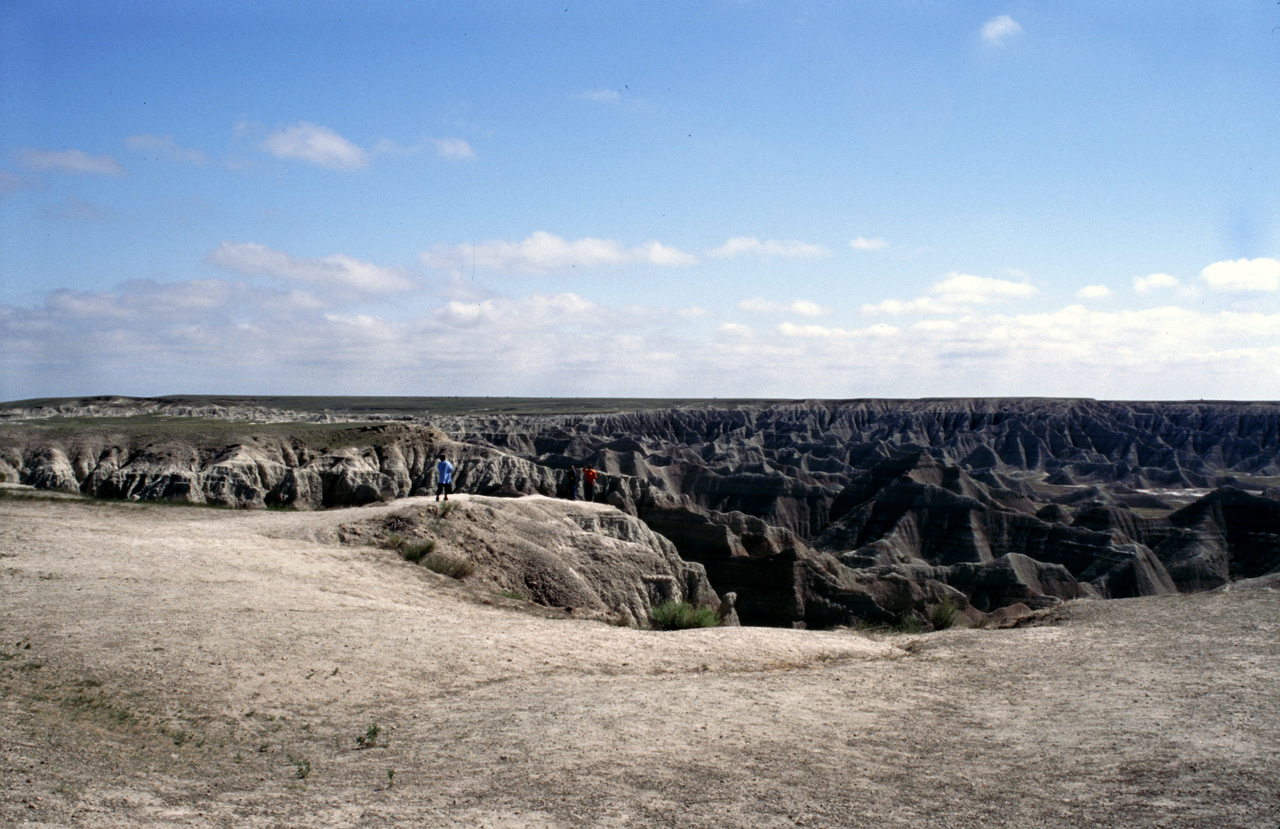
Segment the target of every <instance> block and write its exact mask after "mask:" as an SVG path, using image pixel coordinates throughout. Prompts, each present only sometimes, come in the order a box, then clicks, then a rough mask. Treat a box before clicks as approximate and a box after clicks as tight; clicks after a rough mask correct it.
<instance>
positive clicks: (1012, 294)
mask: <svg viewBox="0 0 1280 829" xmlns="http://www.w3.org/2000/svg"><path fill="white" fill-rule="evenodd" d="M1036 293H1037V291H1036V287H1035V286H1034V285H1032V284H1030V283H1029V282H1014V281H1011V280H1008V279H993V278H991V277H988V276H973V275H971V274H965V273H955V272H953V273H950V274H948V275H947V278H946V279H943V280H942V281H941V282H936V283H934V285H933V286H932V287H931V288H930V289H929V294H930V296H923V297H919V298H918V299H912V300H907V301H902V300H897V299H887V300H885V301H883V302H878V303H874V304H870V303H869V304H866V305H863V306H862V313H863V314H864V315H867V316H877V315H888V316H898V315H901V314H933V315H944V314H953V313H958V312H961V311H964V310H965V309H967V308H970V307H972V306H975V305H987V304H990V303H992V302H1001V301H1004V300H1010V299H1026V298H1028V297H1031V296H1035V294H1036Z"/></svg>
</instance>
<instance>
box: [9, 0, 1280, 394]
mask: <svg viewBox="0 0 1280 829" xmlns="http://www.w3.org/2000/svg"><path fill="white" fill-rule="evenodd" d="M1278 27H1280V5H1277V4H1275V3H1274V2H1270V0H1229V2H1224V0H1205V2H1196V1H1194V0H1185V1H1184V2H1159V3H1156V2H1150V3H1148V2H1128V3H1123V4H1117V3H1114V2H1109V1H1108V2H1103V1H1102V0H1097V2H1089V1H1088V0H1084V1H1082V2H1029V1H1028V2H1002V3H994V2H993V3H988V2H982V1H981V0H966V2H959V1H958V0H957V1H956V2H910V1H909V0H896V1H895V0H867V2H856V1H855V0H850V1H849V2H808V3H806V2H789V3H773V2H752V1H751V0H706V2H687V0H686V1H685V2H661V1H660V0H659V2H649V3H643V4H622V3H613V2H585V3H583V2H577V1H576V0H563V2H560V3H555V4H547V3H538V2H509V3H498V2H493V3H473V4H467V3H445V2H439V3H430V2H429V3H416V2H415V3H408V2H405V3H397V2H383V3H373V4H369V6H368V7H365V6H364V5H363V4H361V5H359V6H357V5H356V4H339V3H325V2H320V3H285V2H256V3H240V2H223V3H217V4H210V3H196V2H165V3H161V2H130V0H123V2H110V3H108V2H90V3H83V2H75V3H72V2H51V1H50V2H45V1H43V0H31V2H13V0H0V38H2V40H0V399H6V400H15V399H21V398H28V397H37V396H55V395H59V396H60V395H80V394H106V393H115V394H137V395H157V394H172V393H202V392H203V393H222V394H236V393H242V394H264V393H275V394H405V395H451V394H456V395H532V396H551V395H555V396H562V395H572V396H628V397H633V396H683V397H713V396H714V397H745V396H768V397H787V398H794V397H838V398H844V397H931V396H1024V395H1037V396H1069V397H1077V396H1083V397H1098V398H1110V399H1195V398H1218V399H1222V398H1228V399H1276V398H1280V140H1277V136H1280V28H1278Z"/></svg>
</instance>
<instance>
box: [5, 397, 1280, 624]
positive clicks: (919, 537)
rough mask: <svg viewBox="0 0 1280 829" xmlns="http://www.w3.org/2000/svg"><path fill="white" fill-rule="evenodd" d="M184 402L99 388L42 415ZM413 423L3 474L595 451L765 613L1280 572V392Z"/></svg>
mask: <svg viewBox="0 0 1280 829" xmlns="http://www.w3.org/2000/svg"><path fill="white" fill-rule="evenodd" d="M174 405H177V404H172V403H156V402H155V401H151V402H148V401H137V400H129V399H103V400H98V401H95V402H93V403H92V405H91V406H90V407H89V409H91V411H86V410H84V407H82V408H81V409H76V408H75V407H74V406H73V407H71V408H66V407H65V406H62V405H61V404H58V405H42V406H41V407H37V408H36V409H32V411H30V412H27V415H28V416H31V415H33V413H34V414H35V415H38V416H40V417H42V418H45V420H44V421H39V422H54V421H57V419H58V417H59V416H63V415H77V416H86V415H88V416H93V417H101V416H106V415H110V416H120V415H121V414H122V413H127V412H128V411H131V410H132V409H136V410H137V411H138V412H139V413H144V414H149V415H150V416H154V415H156V414H170V415H171V414H175V413H179V412H176V411H175V410H173V406H174ZM182 405H185V406H187V408H188V409H190V412H188V413H189V414H201V415H204V416H241V415H243V414H244V412H245V411H249V410H255V411H256V410H257V409H261V411H260V412H259V415H260V416H261V417H262V418H264V419H271V420H274V421H288V420H291V419H292V420H295V421H307V420H312V421H314V420H317V419H324V420H331V419H334V418H335V417H342V414H341V413H340V412H339V413H335V412H330V411H327V410H326V411H325V412H324V413H322V414H317V413H315V412H310V413H305V414H298V413H292V414H291V413H289V412H286V411H277V410H275V409H271V408H263V407H261V406H258V407H257V409H254V407H253V406H249V405H247V403H245V402H244V401H240V402H236V401H231V402H228V403H226V404H225V405H223V404H214V403H209V404H208V405H205V404H203V403H202V404H201V405H200V406H197V407H192V406H191V405H190V404H189V403H184V404H182ZM28 408H30V407H28ZM358 408H359V413H358V415H352V416H353V417H359V418H377V417H381V415H379V414H378V413H376V412H371V411H369V410H368V407H364V406H361V407H358ZM23 411H26V410H25V409H24V410H23ZM397 411H399V412H403V407H400V408H399V409H397ZM219 413H221V414H219ZM237 413H239V414H238V415H237ZM8 414H10V415H13V412H9V413H8ZM3 415H4V413H0V417H2V416H3ZM397 417H400V418H401V419H403V418H404V417H410V418H413V416H412V415H408V416H406V415H403V414H398V415H397ZM413 419H416V420H417V421H418V422H417V423H413V424H398V425H373V426H363V427H356V426H351V427H346V428H340V429H338V430H337V431H333V430H330V431H325V432H323V433H321V432H308V431H307V430H308V429H309V428H312V427H307V426H297V427H292V428H291V429H290V430H289V431H281V430H275V431H272V430H270V429H266V428H265V427H261V428H259V427H252V426H248V425H246V426H245V427H243V428H239V429H237V430H236V431H235V433H234V435H230V434H228V435H224V436H223V437H221V438H219V437H216V436H209V435H206V436H204V437H202V438H201V439H199V440H196V439H185V440H184V439H181V438H180V437H174V435H173V433H172V430H170V432H168V433H166V435H168V436H167V437H164V438H163V439H161V438H157V437H156V436H155V435H152V436H151V437H147V436H146V433H145V432H138V431H129V430H123V431H122V432H120V433H113V432H112V431H111V430H110V429H109V428H105V427H104V428H98V429H93V430H89V431H87V432H84V433H80V432H77V431H75V430H66V429H64V430H62V431H57V430H52V429H51V430H46V431H44V432H42V433H40V434H37V431H38V430H33V429H31V428H27V429H26V430H25V431H24V429H23V428H20V427H16V426H6V425H3V424H0V474H3V475H4V476H5V477H6V479H8V480H14V479H17V480H20V481H22V482H23V483H29V484H32V485H35V486H39V487H42V488H49V489H62V490H72V491H80V492H83V493H86V494H92V495H101V496H108V497H121V498H164V499H174V500H184V501H192V502H210V503H220V504H229V505H234V506H248V507H262V506H270V505H282V506H293V507H298V508H316V507H326V506H339V505H349V504H361V503H368V502H370V501H374V500H386V499H391V498H396V497H401V496H404V495H410V494H414V493H421V492H425V491H428V490H429V489H430V487H431V484H432V482H433V478H432V471H433V465H434V456H435V454H436V453H437V452H438V451H445V452H447V453H448V454H449V456H450V457H451V459H453V460H454V462H455V465H456V466H457V467H458V471H457V477H456V484H457V486H458V488H459V489H461V490H463V491H469V492H476V493H479V494H503V495H519V494H529V493H539V494H544V495H559V496H565V495H567V494H568V492H567V489H566V472H567V470H568V469H569V467H570V466H579V467H580V466H582V465H584V464H586V463H590V464H592V465H594V466H595V467H596V469H598V470H600V472H601V478H600V481H599V484H598V487H597V496H596V497H597V500H599V501H602V502H605V503H608V504H611V505H613V506H615V507H617V509H618V510H619V511H620V512H621V513H625V514H628V515H632V516H638V517H639V518H641V519H642V520H643V521H645V522H646V523H647V524H648V526H649V527H651V528H653V529H654V530H656V531H658V532H659V533H661V534H662V535H664V536H665V537H667V538H669V539H670V540H671V541H672V542H673V543H674V544H675V547H676V549H677V550H678V551H679V553H680V555H681V556H682V557H683V558H685V559H687V560H690V561H694V562H699V563H701V564H703V565H704V566H705V567H706V570H707V573H708V576H709V578H710V581H711V584H712V585H713V586H714V587H715V588H716V589H717V590H718V591H719V592H720V593H725V592H728V591H734V592H736V593H738V596H739V599H738V610H739V612H740V614H741V617H742V619H743V621H744V622H747V623H755V624H796V623H804V624H839V623H844V622H849V621H852V620H855V619H873V620H882V621H883V620H901V619H902V618H904V615H910V614H915V615H917V616H919V615H922V614H924V613H925V611H927V609H928V607H929V605H930V604H931V603H936V602H939V601H943V600H945V599H948V598H950V599H952V600H955V601H957V602H959V603H961V604H964V605H966V606H967V609H968V610H969V611H971V612H975V613H976V612H994V611H996V610H998V609H999V608H1001V607H1004V606H1008V605H1011V604H1016V605H1019V606H1026V607H1037V606H1044V605H1046V604H1050V603H1052V602H1054V601H1058V600H1062V599H1069V598H1075V597H1079V596H1100V597H1124V596H1134V595H1151V594H1158V593H1163V592H1170V591H1172V590H1175V589H1176V590H1202V589H1210V588H1215V587H1219V586H1222V585H1225V584H1228V583H1230V582H1232V581H1234V580H1237V579H1254V578H1257V577H1259V576H1264V575H1266V574H1268V573H1273V572H1275V571H1276V570H1278V569H1280V558H1278V556H1280V553H1278V550H1280V543H1278V541H1277V539H1278V538H1280V499H1278V498H1277V492H1276V490H1275V487H1276V486H1277V484H1280V405H1276V404H1266V403H1107V402H1097V401H1080V400H1077V401H1069V400H922V401H876V400H871V401H843V402H831V401H827V402H824V401H805V402H793V403H785V404H773V405H764V404H761V405H735V406H727V407H710V406H686V407H680V408H673V409H663V410H649V411H642V412H630V413H616V414H604V415H572V416H570V415H557V416H551V415H538V416H519V415H472V416H465V417H461V416H451V417H427V416H425V415H424V416H422V417H417V418H413ZM326 428H327V427H326ZM218 434H221V433H218ZM41 435H43V437H42V436H41ZM55 436H56V437H55Z"/></svg>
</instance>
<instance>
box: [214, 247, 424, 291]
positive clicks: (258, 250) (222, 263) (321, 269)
mask: <svg viewBox="0 0 1280 829" xmlns="http://www.w3.org/2000/svg"><path fill="white" fill-rule="evenodd" d="M208 260H209V261H210V262H212V263H213V264H215V265H218V266H219V267H223V268H228V269H230V270H233V271H238V272H240V273H243V274H250V275H262V276H273V277H276V278H277V279H284V280H287V281H294V282H303V283H309V284H311V285H313V286H315V287H318V288H325V289H331V290H332V289H338V290H347V291H356V292H359V293H364V294H386V293H397V292H401V291H407V290H410V289H412V288H413V287H414V283H413V280H412V279H411V278H410V277H409V275H408V274H407V273H405V272H404V271H400V270H396V269H392V268H383V267H380V266H378V265H372V264H369V263H368V262H361V261H359V260H358V259H352V258H351V257H350V256H346V255H344V254H341V253H335V254H332V255H330V256H325V257H323V258H320V259H300V258H297V257H294V256H290V255H289V254H287V253H285V252H284V251H279V250H273V249H271V248H269V247H267V246H266V245H260V244H257V243H254V242H243V243H237V242H223V243H222V244H221V245H219V246H218V247H217V248H216V249H215V250H213V251H212V252H211V253H210V254H209V256H208Z"/></svg>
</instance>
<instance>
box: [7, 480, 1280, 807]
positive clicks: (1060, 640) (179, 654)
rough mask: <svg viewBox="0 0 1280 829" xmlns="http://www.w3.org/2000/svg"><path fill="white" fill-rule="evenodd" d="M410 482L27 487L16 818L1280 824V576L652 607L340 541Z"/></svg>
mask: <svg viewBox="0 0 1280 829" xmlns="http://www.w3.org/2000/svg"><path fill="white" fill-rule="evenodd" d="M413 500H415V499H409V503H412V502H413ZM406 505H407V504H406V503H405V502H396V503H395V504H394V505H377V506H371V507H365V508H361V509H355V510H333V511H329V512H323V513H278V512H239V511H220V510H208V509H197V508H188V507H161V506H158V505H147V504H133V503H109V502H87V501H79V500H46V499H25V498H24V499H19V498H4V499H0V734H2V735H3V736H2V737H0V823H4V824H18V825H23V824H32V825H45V826H85V827H124V826H155V827H159V826H210V827H212V826H219V827H221V826H237V827H238V826H335V827H343V826H352V827H355V826H361V827H380V826H415V827H418V826H468V827H480V826H489V827H553V826H554V827H569V826H612V827H621V826H689V827H702V826H706V827H711V826H715V827H727V826H752V827H780V826H796V825H805V826H868V827H871V826H874V827H899V826H900V827H908V826H910V827H921V826H975V827H976V826H998V825H1017V826H1080V827H1084V826H1098V825H1102V826H1162V827H1214V829H1223V828H1224V827H1257V828H1258V829H1264V828H1265V829H1276V827H1277V826H1278V825H1280V762H1277V757H1278V756H1280V716H1278V715H1277V711H1280V593H1276V592H1274V591H1264V590H1257V591H1243V590H1242V591H1235V592H1228V593H1212V594H1200V595H1190V596H1171V597H1162V598H1148V599H1134V600H1124V601H1111V602H1077V603H1071V604H1068V605H1066V606H1064V607H1063V608H1062V609H1060V610H1059V611H1057V612H1056V613H1055V614H1054V615H1053V616H1052V617H1051V618H1049V619H1047V620H1046V621H1045V623H1044V624H1041V625H1039V626H1035V627H1028V628H1022V629H1016V630H949V631H944V632H941V633H934V634H928V635H888V634H875V635H867V634H862V633H858V632H853V631H793V630H775V629H758V628H757V629H748V628H718V629H709V630H697V631H684V632H679V633H659V632H654V631H642V630H635V629H630V628H617V627H611V626H609V625H606V624H603V623H598V622H586V621H577V620H573V619H570V618H565V616H566V614H564V613H563V612H557V611H553V610H552V609H549V608H545V609H544V608H539V607H537V606H531V605H529V604H528V603H523V602H520V601H519V600H517V599H513V598H504V597H500V596H496V595H486V594H483V593H480V592H479V591H475V590H472V589H470V588H468V587H467V586H466V585H465V583H462V584H460V583H458V582H455V581H452V580H450V579H447V578H445V577H443V576H439V575H436V574H434V573H431V572H429V571H427V570H426V569H424V568H421V567H416V566H414V565H411V564H408V563H406V562H404V561H401V560H400V559H399V558H398V557H396V556H395V555H394V554H393V553H390V552H388V551H385V550H379V549H374V548H359V547H344V546H340V545H339V544H338V543H337V542H336V540H335V539H336V535H335V532H336V530H337V528H338V527H339V526H340V525H341V524H342V523H343V522H347V521H353V520H356V519H358V518H371V517H374V516H376V515H377V514H378V513H379V511H386V510H394V509H402V508H403V507H405V506H406Z"/></svg>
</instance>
